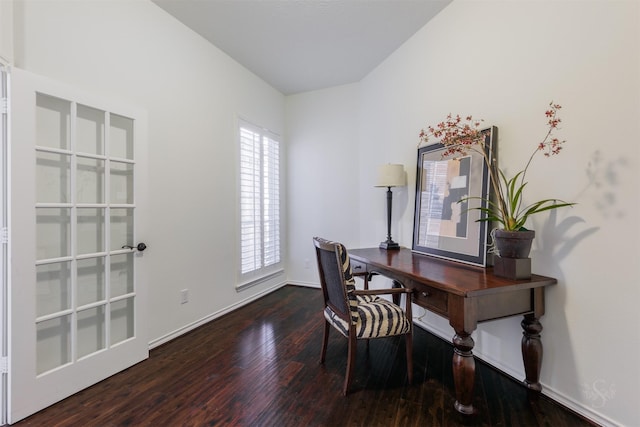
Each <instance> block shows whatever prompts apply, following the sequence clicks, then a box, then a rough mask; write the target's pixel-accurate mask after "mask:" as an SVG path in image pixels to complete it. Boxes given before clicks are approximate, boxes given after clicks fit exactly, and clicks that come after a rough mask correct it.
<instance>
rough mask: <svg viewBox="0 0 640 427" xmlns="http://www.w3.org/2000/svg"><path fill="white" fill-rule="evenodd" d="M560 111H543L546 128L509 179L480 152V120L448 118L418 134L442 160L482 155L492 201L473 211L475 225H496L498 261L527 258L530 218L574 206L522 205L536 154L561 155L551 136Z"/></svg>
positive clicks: (547, 202) (490, 157) (546, 202)
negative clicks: (438, 149)
mask: <svg viewBox="0 0 640 427" xmlns="http://www.w3.org/2000/svg"><path fill="white" fill-rule="evenodd" d="M561 108H562V107H561V106H560V105H559V104H555V103H553V102H551V103H550V104H549V109H547V110H546V111H545V116H546V118H547V127H548V129H547V133H546V135H545V137H544V138H543V139H542V141H541V142H539V143H538V145H537V146H536V148H535V150H534V151H533V153H532V154H531V156H530V157H529V160H528V162H527V163H526V165H525V167H524V169H522V170H520V171H519V172H517V173H516V174H515V175H513V176H512V177H510V178H508V177H507V175H506V174H505V173H504V171H503V170H502V169H500V168H499V167H498V165H497V162H496V159H495V155H494V153H492V152H487V151H485V149H484V139H485V135H484V133H483V130H482V129H481V128H480V125H481V123H482V120H474V119H473V117H472V116H466V117H465V118H464V119H463V118H462V117H461V116H460V115H456V116H453V115H451V114H449V115H448V116H447V118H446V120H444V121H442V122H440V123H438V124H437V125H435V126H428V127H427V128H426V129H423V130H422V131H421V132H420V145H421V144H422V143H425V142H429V140H430V139H431V138H435V139H438V140H439V142H440V143H441V144H442V145H443V146H444V148H445V151H444V154H443V157H451V158H454V159H455V158H459V157H460V156H465V155H467V154H468V152H470V151H474V152H476V153H479V154H480V155H482V157H483V159H484V161H485V163H486V165H487V168H488V171H489V174H490V182H491V187H492V190H493V194H494V197H493V198H489V199H484V198H482V199H483V200H485V201H486V207H478V208H474V209H479V210H481V211H483V212H484V213H485V214H486V216H485V217H483V218H481V219H479V220H478V221H487V222H494V223H496V224H498V228H497V229H495V230H493V232H492V236H493V239H494V243H496V244H497V247H496V248H495V249H496V250H495V252H497V254H498V255H499V256H501V257H506V258H527V257H528V256H529V250H530V249H531V240H532V239H533V237H534V236H535V233H534V232H533V231H532V230H527V229H526V228H525V224H526V222H527V219H528V218H529V217H530V216H531V215H534V214H537V213H540V212H544V211H548V210H551V209H558V208H561V207H565V206H571V205H574V204H575V203H567V202H565V201H562V200H558V199H543V200H538V201H536V202H533V203H528V204H525V202H524V201H523V200H524V197H523V195H524V194H523V193H524V190H525V188H526V186H527V181H526V176H527V170H528V169H529V166H531V163H532V161H533V159H534V157H535V156H536V154H537V153H538V152H542V153H543V154H544V156H545V157H551V156H553V155H557V154H559V153H560V152H561V151H562V148H563V144H564V143H565V142H566V141H561V140H559V139H558V138H556V137H555V135H554V133H555V131H556V130H557V129H558V126H559V124H560V123H561V119H560V117H558V110H560V109H561ZM465 200H468V198H467V199H462V200H460V201H459V203H460V202H464V201H465ZM501 237H506V238H507V241H506V242H507V245H506V246H502V243H503V242H498V240H500V239H501ZM520 240H525V241H527V240H528V248H527V243H525V248H524V250H523V251H518V250H517V248H515V247H514V246H519V245H514V244H513V243H514V242H517V241H520Z"/></svg>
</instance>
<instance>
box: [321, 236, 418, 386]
mask: <svg viewBox="0 0 640 427" xmlns="http://www.w3.org/2000/svg"><path fill="white" fill-rule="evenodd" d="M313 242H314V245H315V248H316V257H317V260H318V272H319V275H320V284H321V287H322V293H323V296H324V318H325V322H324V335H323V341H322V351H321V354H320V363H324V361H325V356H326V353H327V343H328V340H329V331H330V329H331V327H333V328H335V329H336V330H337V331H338V332H340V333H341V334H342V335H343V336H345V337H346V338H347V339H348V341H349V345H348V356H347V372H346V376H345V382H344V387H343V394H345V395H346V394H347V392H348V390H349V386H350V385H351V380H352V374H353V370H354V365H355V360H356V350H357V340H369V339H373V338H385V337H390V336H395V335H404V336H405V343H406V352H407V376H408V380H409V383H411V382H412V380H413V357H412V353H413V340H412V333H413V330H412V327H413V322H412V318H411V296H410V294H411V290H410V289H404V288H393V289H375V290H369V289H365V290H359V289H356V286H355V279H354V275H353V273H352V271H351V263H350V261H349V254H348V253H347V250H346V248H345V247H344V245H342V244H341V243H338V242H333V241H330V240H326V239H322V238H319V237H314V238H313ZM365 280H366V279H365ZM365 283H366V282H365ZM365 288H366V286H365ZM402 293H404V294H406V299H405V302H406V307H405V309H404V310H403V309H402V308H401V307H400V306H398V305H396V304H394V303H392V302H390V301H388V300H386V299H384V298H379V297H378V295H382V294H392V295H399V294H402Z"/></svg>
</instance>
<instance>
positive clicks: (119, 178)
mask: <svg viewBox="0 0 640 427" xmlns="http://www.w3.org/2000/svg"><path fill="white" fill-rule="evenodd" d="M111 203H116V204H132V203H133V165H132V164H130V163H121V162H114V161H112V162H111Z"/></svg>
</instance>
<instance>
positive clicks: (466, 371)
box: [453, 331, 476, 415]
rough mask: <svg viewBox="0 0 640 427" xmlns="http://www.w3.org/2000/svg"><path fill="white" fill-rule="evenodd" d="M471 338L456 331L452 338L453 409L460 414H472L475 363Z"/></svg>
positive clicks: (464, 333)
mask: <svg viewBox="0 0 640 427" xmlns="http://www.w3.org/2000/svg"><path fill="white" fill-rule="evenodd" d="M473 345H474V342H473V338H471V335H470V334H468V333H466V332H464V331H456V335H455V336H454V337H453V346H454V350H453V382H454V384H455V387H456V403H455V405H454V406H455V408H456V410H457V411H458V412H460V413H462V414H467V415H468V414H473V405H472V403H471V402H472V400H473V386H474V382H475V377H476V362H475V360H474V359H473V353H472V352H471V350H472V349H473Z"/></svg>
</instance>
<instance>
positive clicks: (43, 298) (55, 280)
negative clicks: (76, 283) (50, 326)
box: [36, 262, 71, 317]
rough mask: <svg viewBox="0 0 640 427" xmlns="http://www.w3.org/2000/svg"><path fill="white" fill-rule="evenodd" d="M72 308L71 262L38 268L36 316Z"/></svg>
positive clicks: (39, 266)
mask: <svg viewBox="0 0 640 427" xmlns="http://www.w3.org/2000/svg"><path fill="white" fill-rule="evenodd" d="M70 306H71V262H56V263H53V264H44V265H38V266H36V316H38V317H40V316H45V315H47V314H53V313H57V312H58V311H62V310H67V309H68V308H69V307H70Z"/></svg>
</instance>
